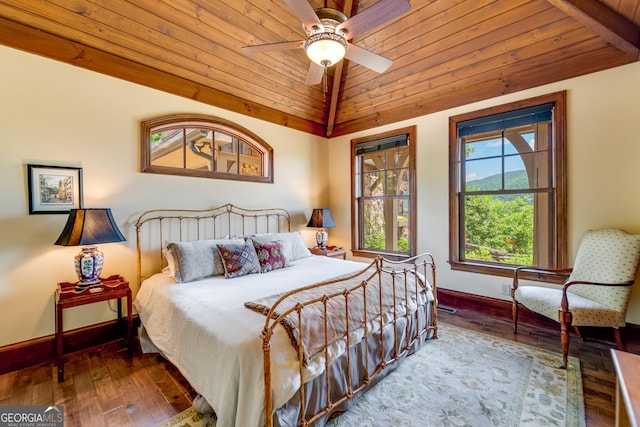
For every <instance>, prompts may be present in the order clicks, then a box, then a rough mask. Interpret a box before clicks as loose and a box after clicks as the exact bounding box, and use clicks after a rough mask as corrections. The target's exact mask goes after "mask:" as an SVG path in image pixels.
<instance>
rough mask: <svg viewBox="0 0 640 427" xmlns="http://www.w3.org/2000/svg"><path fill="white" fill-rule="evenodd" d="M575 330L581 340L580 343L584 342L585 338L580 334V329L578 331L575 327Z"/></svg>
mask: <svg viewBox="0 0 640 427" xmlns="http://www.w3.org/2000/svg"><path fill="white" fill-rule="evenodd" d="M573 330H574V331H576V335H577V336H578V338H580V341H584V338H583V337H582V334H581V333H580V329H578V327H577V326H574V327H573Z"/></svg>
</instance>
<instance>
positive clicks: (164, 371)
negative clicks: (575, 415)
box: [0, 309, 640, 427]
mask: <svg viewBox="0 0 640 427" xmlns="http://www.w3.org/2000/svg"><path fill="white" fill-rule="evenodd" d="M438 315H439V320H440V321H441V322H443V323H448V324H452V325H456V326H460V327H463V328H468V329H473V330H477V331H480V332H484V333H487V334H490V335H496V336H499V337H503V338H507V339H514V340H515V341H518V342H521V343H525V344H530V345H534V346H537V347H540V348H545V349H548V350H553V351H557V350H558V349H559V342H560V338H559V335H560V334H559V328H558V327H557V325H556V324H555V323H553V322H548V323H545V322H542V323H541V324H537V325H535V326H531V325H527V324H524V323H522V324H521V325H520V326H519V329H518V335H516V336H514V335H513V333H512V331H511V322H510V321H509V320H507V319H503V318H497V317H494V316H489V315H486V314H482V313H479V312H477V311H473V310H469V309H458V311H457V312H456V313H454V314H451V313H447V312H444V311H441V310H439V312H438ZM611 335H613V334H611ZM571 338H572V341H571V353H570V354H571V355H572V356H577V357H579V358H580V362H581V369H582V381H583V388H584V401H585V409H586V411H585V412H586V419H587V427H596V426H612V425H613V424H614V420H615V414H614V410H615V406H614V396H615V373H614V369H613V364H612V361H611V356H610V350H609V349H610V348H611V343H606V342H602V341H584V342H581V341H580V340H579V338H578V337H577V336H575V335H572V337H571ZM611 339H613V338H612V337H611ZM628 345H629V348H628V351H631V352H633V353H638V354H640V345H638V344H637V343H633V342H630V343H628ZM66 360H67V362H66V365H65V381H64V382H62V383H60V384H59V383H58V382H57V371H56V367H55V365H54V363H53V362H51V363H47V364H42V365H38V366H33V367H29V368H25V369H21V370H19V371H13V372H9V373H7V374H3V375H0V405H2V406H5V405H50V404H54V405H64V411H65V426H66V427H71V426H91V427H94V426H157V425H158V424H160V423H162V422H163V421H165V420H167V419H168V418H170V417H171V416H172V415H174V414H177V413H179V412H181V411H182V410H184V409H186V408H188V407H189V406H190V405H191V401H192V399H193V397H194V396H195V393H194V391H193V390H192V388H191V387H190V386H189V384H188V383H187V381H186V380H185V379H184V378H183V377H182V375H180V373H179V372H178V371H177V369H176V368H174V367H173V366H172V365H171V364H170V363H168V362H167V361H165V360H164V359H163V358H161V357H159V356H156V355H148V354H141V353H140V351H139V349H138V350H137V351H136V352H135V356H134V358H133V359H132V360H129V359H127V358H126V349H124V348H123V343H122V342H121V341H117V342H113V343H109V344H106V345H103V346H99V347H94V348H92V349H88V350H84V351H80V352H76V353H72V354H69V355H67V356H66Z"/></svg>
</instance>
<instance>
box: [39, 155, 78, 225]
mask: <svg viewBox="0 0 640 427" xmlns="http://www.w3.org/2000/svg"><path fill="white" fill-rule="evenodd" d="M27 181H28V184H27V185H28V188H29V214H30V215H32V214H64V213H69V211H71V209H81V208H82V168H80V167H70V166H46V165H27Z"/></svg>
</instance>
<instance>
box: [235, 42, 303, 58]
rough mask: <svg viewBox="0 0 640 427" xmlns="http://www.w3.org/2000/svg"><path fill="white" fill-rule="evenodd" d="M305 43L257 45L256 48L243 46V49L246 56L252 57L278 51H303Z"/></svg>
mask: <svg viewBox="0 0 640 427" xmlns="http://www.w3.org/2000/svg"><path fill="white" fill-rule="evenodd" d="M303 43H304V41H295V42H279V43H267V44H257V45H255V46H242V48H241V49H242V52H244V53H245V54H247V55H252V54H254V53H262V52H273V51H276V50H291V49H298V48H300V49H302V44H303Z"/></svg>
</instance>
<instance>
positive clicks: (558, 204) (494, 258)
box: [449, 92, 566, 275]
mask: <svg viewBox="0 0 640 427" xmlns="http://www.w3.org/2000/svg"><path fill="white" fill-rule="evenodd" d="M565 122H566V120H565V93H564V92H559V93H555V94H551V95H547V96H542V97H538V98H535V99H530V100H526V101H521V102H517V103H513V104H508V105H504V106H500V107H494V108H491V109H487V110H483V111H478V112H474V113H470V114H465V115H461V116H456V117H452V118H451V120H450V159H451V162H450V165H451V175H450V215H449V217H450V224H451V230H450V231H451V232H450V263H451V265H452V268H454V269H462V270H468V271H476V272H483V273H489V274H498V275H511V274H512V270H513V267H514V266H519V265H526V266H537V267H546V268H560V267H564V266H565V263H566V214H565V212H566V178H565V176H566V173H565V163H566V148H565V147H566V144H565V127H566V126H565Z"/></svg>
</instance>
